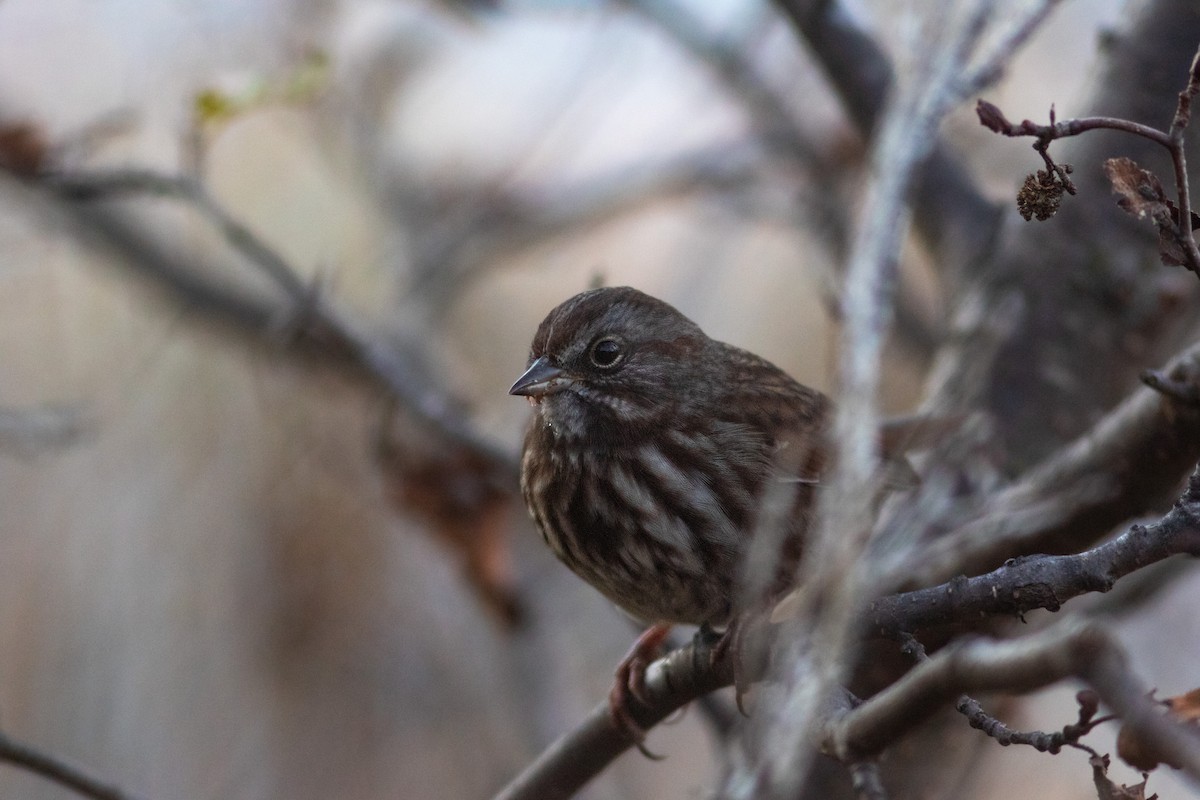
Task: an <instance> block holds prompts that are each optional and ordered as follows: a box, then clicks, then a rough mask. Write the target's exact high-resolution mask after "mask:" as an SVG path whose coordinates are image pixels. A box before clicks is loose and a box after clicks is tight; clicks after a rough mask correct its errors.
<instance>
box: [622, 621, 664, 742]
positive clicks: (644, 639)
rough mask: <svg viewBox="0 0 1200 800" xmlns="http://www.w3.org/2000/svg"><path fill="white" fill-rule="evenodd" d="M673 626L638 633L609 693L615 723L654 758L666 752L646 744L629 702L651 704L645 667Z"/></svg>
mask: <svg viewBox="0 0 1200 800" xmlns="http://www.w3.org/2000/svg"><path fill="white" fill-rule="evenodd" d="M670 630H671V626H669V625H654V626H651V627H650V628H647V629H646V631H645V632H644V633H643V634H642V635H641V636H639V637H638V639H637V641H636V642H634V643H633V647H631V648H630V649H629V652H628V653H626V654H625V657H624V658H622V659H621V661H620V663H619V664H617V670H616V674H615V675H614V680H613V687H612V690H611V691H609V693H608V709H609V714H610V715H611V716H612V721H613V725H615V726H616V728H617V730H619V731H621V732H622V733H624V734H625V735H626V736H628V737H629V739H630V741H632V742H633V744H634V746H636V747H637V749H638V751H639V752H641V754H642V755H644V756H645V757H646V758H649V759H652V760H654V761H661V760H662V758H663V756H660V755H656V754H655V753H652V752H651V751H650V750H648V749H647V748H646V744H645V740H646V730H645V729H644V728H643V727H642V726H641V725H640V724H639V723H638V721H637V720H636V719H634V718H633V714H632V712H630V710H629V706H630V702H631V700H636V701H637V702H638V703H640V704H641V705H643V706H649V705H652V703H651V701H650V699H649V696H648V694H647V692H646V670H647V668H649V666H650V664H651V662H653V661H654V659H656V658H658V656H659V654H660V653H661V652H662V645H663V641H664V640H665V639H666V638H667V634H668V633H669V632H670Z"/></svg>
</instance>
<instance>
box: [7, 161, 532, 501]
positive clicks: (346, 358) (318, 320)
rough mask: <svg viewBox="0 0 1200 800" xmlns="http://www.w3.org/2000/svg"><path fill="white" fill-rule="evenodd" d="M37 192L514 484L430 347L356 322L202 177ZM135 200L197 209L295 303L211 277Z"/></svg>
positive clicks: (218, 312)
mask: <svg viewBox="0 0 1200 800" xmlns="http://www.w3.org/2000/svg"><path fill="white" fill-rule="evenodd" d="M30 188H31V189H37V188H41V189H42V190H43V191H42V192H41V194H40V196H39V199H43V200H45V199H47V198H48V199H50V200H52V201H53V202H54V203H55V205H56V207H57V209H58V210H59V211H61V212H64V213H66V214H67V216H68V219H69V220H70V222H71V223H73V225H74V227H75V229H76V230H77V231H78V232H79V234H80V235H81V237H82V238H83V239H84V241H86V242H89V243H92V244H95V245H101V246H103V247H105V248H106V249H108V250H110V251H111V252H113V253H115V254H116V255H117V256H118V257H119V258H121V259H122V260H123V261H124V263H125V264H127V265H128V266H130V267H133V268H134V269H136V271H137V272H138V273H139V274H141V275H143V276H146V277H148V278H150V279H152V280H153V281H154V282H155V283H157V284H158V285H159V286H162V287H164V288H166V289H168V290H169V291H170V292H171V293H172V295H173V296H175V297H176V299H177V300H179V301H181V302H183V303H184V304H185V305H186V306H188V307H189V308H194V309H197V310H201V311H204V312H206V314H207V316H208V317H209V318H210V319H214V320H219V321H223V322H225V323H227V324H231V325H232V326H234V327H235V328H236V329H238V330H240V331H242V332H249V333H252V334H253V335H256V336H259V337H262V338H265V339H267V340H269V341H270V342H272V343H274V344H286V345H287V346H288V347H289V348H291V349H293V350H295V351H297V352H299V353H301V354H304V355H307V356H310V357H316V358H319V359H322V360H324V361H326V362H327V363H330V364H335V365H338V366H342V367H349V368H350V369H351V371H352V372H354V373H357V374H358V375H359V376H361V377H366V378H368V379H370V380H371V381H373V382H375V383H376V384H378V385H379V386H382V387H383V388H384V389H386V390H387V391H388V392H390V393H391V394H393V395H394V396H395V397H396V398H397V399H398V400H399V401H400V402H401V403H402V404H403V406H404V407H405V408H406V410H408V411H409V412H411V413H412V414H414V415H415V416H416V417H417V418H418V419H422V420H424V421H425V422H426V423H428V424H429V425H430V427H431V429H432V430H433V431H436V432H438V433H439V434H441V435H442V436H444V437H446V438H447V439H448V440H449V441H451V442H453V443H454V444H455V445H456V446H460V447H465V448H467V449H468V450H470V451H472V452H473V453H475V455H477V456H478V457H479V458H480V460H481V462H482V463H486V464H489V465H490V469H491V470H492V472H493V474H494V478H493V479H494V480H495V482H496V483H497V484H498V485H504V486H508V487H511V486H513V485H514V484H515V474H516V464H515V461H514V459H513V457H512V455H511V453H509V452H507V451H506V450H504V449H503V448H501V447H500V446H499V445H497V444H496V443H495V442H493V441H491V440H490V439H488V438H487V437H485V436H483V435H482V434H481V433H480V432H479V431H477V430H476V429H475V427H474V425H472V424H471V422H470V421H469V420H468V419H467V418H466V417H465V416H464V415H463V414H462V413H461V412H460V404H457V403H455V402H454V401H453V400H452V399H451V398H450V397H449V396H448V395H447V393H445V392H444V391H441V390H440V388H439V387H438V385H437V381H436V378H435V376H433V375H432V374H430V372H429V371H428V370H427V369H425V368H424V366H423V365H422V360H421V357H420V355H419V354H420V353H422V352H423V351H424V347H423V345H422V344H421V343H420V342H419V341H416V340H410V339H406V338H394V339H392V340H389V341H383V340H381V339H380V338H379V337H377V336H372V335H370V334H368V333H367V332H366V331H364V330H363V329H362V328H361V327H360V326H358V325H356V324H354V323H353V322H351V320H350V319H349V317H348V316H346V315H344V314H342V313H340V312H339V311H337V310H336V309H335V308H334V307H333V304H332V302H331V301H330V300H329V299H328V298H326V297H324V296H322V295H321V294H320V293H319V292H318V291H316V290H315V289H314V288H313V287H312V286H310V285H309V284H308V283H306V282H305V281H304V280H303V279H302V278H300V276H299V274H298V272H297V271H296V269H295V268H294V267H292V266H291V265H290V264H289V263H288V262H287V260H286V259H284V258H283V257H282V256H281V255H279V253H278V252H276V251H275V250H274V249H273V248H271V247H270V246H269V245H268V244H267V243H266V242H264V241H263V240H262V239H260V238H259V237H258V236H257V235H255V234H254V233H253V232H252V231H250V230H249V229H248V228H247V227H246V226H244V225H242V224H241V223H240V222H238V221H237V220H236V219H235V218H233V217H232V215H230V214H229V213H228V212H226V211H225V210H224V209H223V208H222V207H221V206H220V205H219V204H218V203H217V202H216V201H215V200H213V199H212V198H211V197H210V196H209V195H208V194H207V192H206V191H205V190H204V189H203V187H202V185H201V184H199V183H197V182H196V181H195V180H193V179H191V178H188V177H182V176H170V175H162V174H159V173H155V172H151V171H146V170H121V171H116V172H106V173H75V174H55V175H47V176H44V178H43V179H41V181H40V182H38V183H35V184H32V185H30ZM131 195H134V196H152V197H153V196H163V197H171V198H175V199H178V200H180V201H182V202H185V203H187V204H188V205H190V206H192V207H193V208H195V209H196V210H197V211H199V212H200V213H201V214H202V215H203V216H204V217H205V218H206V219H208V220H209V221H210V222H212V224H213V225H214V226H215V227H216V228H217V229H218V230H219V231H220V232H221V233H222V235H223V236H224V237H225V238H226V240H227V241H228V243H229V245H230V246H231V247H232V248H233V249H234V250H236V251H237V252H238V253H240V254H241V255H242V256H244V257H245V258H246V259H247V260H248V262H249V263H250V264H251V265H253V266H254V267H256V268H257V269H259V270H261V271H262V272H263V273H264V274H265V275H267V276H268V277H269V278H270V279H271V280H272V281H273V282H274V283H275V285H276V286H278V287H279V288H280V289H281V290H282V291H283V293H284V296H285V298H286V301H287V302H285V303H280V302H279V300H277V299H274V298H269V297H264V296H262V295H261V293H256V292H251V291H247V290H246V289H244V288H238V287H236V286H232V285H230V284H229V282H227V281H221V280H219V279H217V278H216V277H215V276H213V275H211V274H210V272H209V271H208V270H206V269H205V267H204V266H203V265H202V264H199V263H196V262H194V261H193V260H191V259H189V258H188V257H187V256H186V255H185V254H181V253H180V252H179V248H178V247H176V246H175V245H174V243H167V242H165V241H163V240H162V237H160V236H156V235H155V234H153V233H152V232H151V231H150V230H148V229H147V228H146V227H145V225H143V224H142V222H141V220H139V219H138V218H137V216H136V215H134V214H132V213H127V212H125V211H123V210H122V209H120V208H118V207H116V205H115V202H114V201H115V200H117V199H119V198H121V197H127V196H131ZM289 329H290V330H291V331H292V332H293V334H294V335H293V336H292V337H290V338H288V339H287V340H286V341H281V337H280V336H279V333H280V331H281V330H284V331H286V330H289Z"/></svg>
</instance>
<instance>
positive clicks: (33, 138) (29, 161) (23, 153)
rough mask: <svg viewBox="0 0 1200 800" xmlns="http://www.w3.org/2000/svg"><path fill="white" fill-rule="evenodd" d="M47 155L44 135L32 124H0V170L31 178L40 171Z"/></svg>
mask: <svg viewBox="0 0 1200 800" xmlns="http://www.w3.org/2000/svg"><path fill="white" fill-rule="evenodd" d="M49 153H50V144H49V142H47V140H46V136H45V133H44V132H43V131H42V129H41V128H39V127H37V126H36V125H34V124H33V123H31V122H14V123H10V124H0V169H6V170H8V171H9V172H11V173H13V174H14V175H18V176H20V177H22V178H32V177H34V176H35V175H37V174H38V173H39V172H41V171H42V168H43V167H44V166H45V165H46V161H47V159H48V156H49Z"/></svg>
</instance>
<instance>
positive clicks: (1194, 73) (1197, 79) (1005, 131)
mask: <svg viewBox="0 0 1200 800" xmlns="http://www.w3.org/2000/svg"><path fill="white" fill-rule="evenodd" d="M1197 92H1200V49H1197V51H1196V54H1195V56H1194V57H1193V58H1192V65H1191V68H1190V69H1189V70H1188V82H1187V86H1186V87H1185V88H1184V89H1183V91H1181V92H1180V93H1179V102H1178V104H1177V106H1176V109H1175V114H1174V116H1173V117H1172V120H1171V127H1170V129H1169V130H1168V131H1162V130H1159V129H1158V128H1154V127H1152V126H1150V125H1143V124H1142V123H1139V122H1133V121H1132V120H1127V119H1121V118H1118V117H1082V118H1079V119H1069V120H1065V121H1062V122H1057V121H1055V120H1054V116H1053V114H1054V112H1053V110H1051V122H1050V124H1049V125H1038V124H1037V123H1034V122H1032V121H1031V120H1028V119H1027V120H1023V121H1022V122H1020V123H1019V124H1014V123H1012V122H1009V120H1008V119H1007V118H1006V117H1005V116H1004V114H1003V112H1001V111H1000V109H999V108H997V107H996V106H994V105H992V104H991V103H987V102H985V101H983V100H980V101H979V103H978V105H977V113H978V114H979V118H980V121H981V122H982V123H983V124H984V125H985V126H986V127H987V128H988V129H990V130H992V131H994V132H996V133H999V134H1001V135H1002V136H1010V137H1023V136H1033V137H1035V138H1036V139H1037V141H1036V142H1035V143H1034V149H1035V150H1037V151H1038V152H1039V153H1041V154H1042V157H1043V158H1045V159H1046V160H1047V164H1048V165H1053V162H1052V161H1050V160H1049V156H1048V155H1047V153H1046V148H1047V147H1048V146H1049V144H1050V142H1052V141H1055V140H1057V139H1066V138H1069V137H1072V136H1078V135H1080V134H1082V133H1087V132H1088V131H1094V130H1114V131H1121V132H1124V133H1129V134H1132V135H1134V136H1139V137H1141V138H1143V139H1145V140H1147V141H1150V142H1154V143H1155V144H1157V145H1160V146H1162V147H1163V148H1165V149H1166V150H1167V152H1168V153H1169V154H1170V156H1171V164H1172V167H1173V169H1174V172H1175V190H1176V200H1175V202H1176V206H1177V208H1176V212H1177V217H1178V218H1177V219H1176V220H1174V223H1173V225H1172V226H1171V227H1172V232H1173V237H1172V238H1173V239H1174V240H1175V243H1176V244H1177V245H1178V247H1179V249H1180V251H1181V252H1182V253H1183V261H1184V265H1185V266H1186V267H1187V268H1188V269H1190V270H1191V271H1192V272H1194V273H1196V276H1197V277H1200V248H1197V245H1196V239H1195V237H1194V236H1192V204H1191V196H1190V191H1189V189H1188V174H1187V153H1186V147H1185V144H1186V142H1185V139H1184V132H1185V130H1186V129H1187V125H1188V121H1189V119H1190V117H1191V100H1192V98H1193V97H1194V96H1195V95H1196V93H1197Z"/></svg>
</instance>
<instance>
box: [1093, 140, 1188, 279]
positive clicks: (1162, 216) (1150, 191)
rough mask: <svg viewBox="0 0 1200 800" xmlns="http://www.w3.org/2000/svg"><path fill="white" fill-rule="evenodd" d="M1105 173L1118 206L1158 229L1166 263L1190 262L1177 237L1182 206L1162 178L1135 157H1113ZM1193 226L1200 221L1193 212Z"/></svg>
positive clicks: (1179, 264)
mask: <svg viewBox="0 0 1200 800" xmlns="http://www.w3.org/2000/svg"><path fill="white" fill-rule="evenodd" d="M1104 174H1105V175H1107V176H1108V180H1109V182H1110V183H1111V184H1112V189H1113V193H1114V194H1116V195H1119V199H1118V200H1117V205H1118V206H1120V207H1121V208H1123V209H1125V211H1126V212H1128V213H1130V214H1132V215H1133V216H1135V217H1139V218H1149V219H1150V220H1151V221H1152V222H1153V223H1154V225H1155V227H1156V228H1157V229H1158V255H1159V258H1160V259H1161V260H1162V262H1163V263H1164V264H1166V265H1167V266H1172V267H1179V266H1183V265H1184V264H1186V263H1187V261H1186V256H1185V255H1184V252H1183V248H1182V247H1180V245H1179V241H1178V240H1177V238H1176V237H1177V236H1178V226H1179V209H1178V208H1177V207H1176V206H1175V204H1174V203H1172V202H1171V201H1170V200H1168V199H1167V195H1166V192H1165V191H1164V190H1163V186H1162V181H1160V180H1159V179H1158V176H1157V175H1155V174H1154V173H1153V172H1150V171H1149V170H1144V169H1142V168H1141V167H1139V166H1138V165H1137V163H1136V162H1134V161H1133V159H1129V158H1110V159H1108V160H1107V161H1105V162H1104ZM1191 222H1192V225H1191V227H1192V229H1193V230H1194V229H1195V228H1196V227H1197V224H1198V223H1200V217H1197V216H1196V215H1195V214H1192V215H1191Z"/></svg>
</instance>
